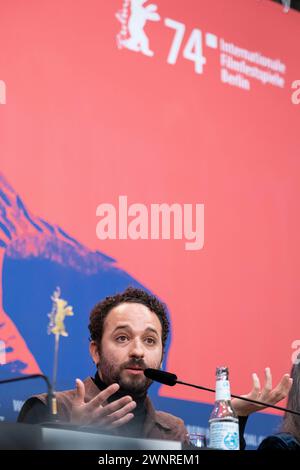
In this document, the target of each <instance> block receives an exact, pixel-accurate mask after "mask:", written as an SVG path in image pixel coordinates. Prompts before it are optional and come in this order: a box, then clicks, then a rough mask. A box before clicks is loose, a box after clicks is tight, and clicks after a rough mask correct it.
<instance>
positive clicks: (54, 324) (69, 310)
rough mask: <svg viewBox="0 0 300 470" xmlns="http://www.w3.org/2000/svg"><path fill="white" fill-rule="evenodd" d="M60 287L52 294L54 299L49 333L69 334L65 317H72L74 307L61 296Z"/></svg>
mask: <svg viewBox="0 0 300 470" xmlns="http://www.w3.org/2000/svg"><path fill="white" fill-rule="evenodd" d="M60 294H61V291H60V288H59V287H57V288H56V290H55V291H54V293H53V295H52V296H51V300H52V301H53V306H52V311H51V313H50V314H49V315H48V316H49V317H50V323H49V325H48V334H50V333H53V334H55V335H61V336H68V332H67V331H66V327H65V324H64V319H65V317H72V316H73V315H74V312H73V307H72V306H71V305H68V302H67V301H66V300H64V299H61V298H60Z"/></svg>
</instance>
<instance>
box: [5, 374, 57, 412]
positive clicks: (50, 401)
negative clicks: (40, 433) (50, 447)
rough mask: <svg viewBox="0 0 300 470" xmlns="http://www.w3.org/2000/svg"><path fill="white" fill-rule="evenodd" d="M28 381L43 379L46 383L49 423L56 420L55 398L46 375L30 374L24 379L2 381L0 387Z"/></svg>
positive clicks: (16, 378)
mask: <svg viewBox="0 0 300 470" xmlns="http://www.w3.org/2000/svg"><path fill="white" fill-rule="evenodd" d="M30 379H43V380H44V381H45V382H46V384H47V389H48V393H47V406H48V412H49V417H50V420H51V421H55V420H56V419H57V403H56V397H55V393H54V392H53V388H52V385H51V383H50V381H49V379H48V377H47V376H46V375H43V374H31V375H26V376H24V377H14V378H12V379H4V380H0V385H2V384H7V383H12V382H21V381H22V380H30Z"/></svg>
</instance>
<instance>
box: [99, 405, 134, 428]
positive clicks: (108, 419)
mask: <svg viewBox="0 0 300 470" xmlns="http://www.w3.org/2000/svg"><path fill="white" fill-rule="evenodd" d="M135 407H136V402H135V401H131V402H130V403H127V405H125V406H123V407H122V408H120V409H118V410H117V411H115V412H114V413H111V414H109V415H105V416H104V417H103V419H101V424H102V423H103V424H104V425H111V424H113V423H114V422H115V421H118V420H120V419H121V418H123V417H124V416H126V415H127V414H129V413H131V412H132V411H133V410H134V408H135ZM106 408H107V407H104V408H103V409H102V410H99V413H98V416H99V415H100V416H101V415H102V416H103V412H105V411H106ZM95 419H96V420H97V416H96V413H95ZM98 420H99V417H98Z"/></svg>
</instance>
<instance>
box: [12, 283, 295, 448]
mask: <svg viewBox="0 0 300 470" xmlns="http://www.w3.org/2000/svg"><path fill="white" fill-rule="evenodd" d="M89 330H90V354H91V356H92V358H93V361H94V363H95V364H96V367H97V372H96V375H95V377H94V378H91V377H88V378H87V379H85V380H84V381H83V382H82V381H81V380H80V379H77V380H76V389H75V390H69V391H63V392H57V394H56V397H57V404H58V416H59V418H60V419H61V420H62V421H64V422H68V423H71V424H74V425H79V426H93V425H94V426H97V428H99V427H100V428H103V429H105V431H108V432H110V433H111V434H116V435H124V436H134V437H147V438H155V439H169V440H179V441H181V442H183V443H187V442H188V441H187V430H186V428H185V426H184V423H183V421H182V419H180V418H178V417H176V416H173V415H171V414H168V413H165V412H162V411H156V410H155V409H154V408H153V406H152V404H151V401H150V398H149V397H148V395H147V391H148V388H149V386H150V385H151V381H150V380H149V379H147V378H146V377H145V375H144V369H146V368H148V367H150V368H154V369H159V368H160V367H161V365H162V360H163V356H164V352H165V346H166V341H167V337H168V333H169V321H168V318H167V311H166V306H165V305H164V304H163V303H161V302H160V301H159V300H158V299H157V298H156V297H154V296H152V295H149V294H148V293H147V292H145V291H143V290H141V289H136V288H132V287H130V288H128V289H126V290H125V291H124V292H123V293H120V294H116V295H115V296H112V297H106V298H105V299H104V300H103V301H102V302H99V303H98V304H97V305H96V306H95V307H94V309H93V310H92V312H91V315H90V324H89ZM253 382H254V386H253V390H252V391H251V392H250V394H248V395H247V397H248V398H253V399H256V400H257V399H261V400H264V401H267V402H268V403H270V404H273V403H276V402H277V401H279V400H281V399H282V398H284V397H285V396H286V395H287V393H288V390H289V388H290V386H291V379H290V378H289V376H288V374H286V375H285V376H284V377H283V379H282V380H281V382H280V384H279V385H278V386H277V387H276V388H275V389H274V390H272V384H271V375H270V371H269V370H268V371H267V372H266V386H265V388H264V389H263V391H261V390H260V384H259V381H258V377H257V376H254V377H253ZM233 405H234V406H235V408H236V411H237V413H238V414H239V415H240V416H247V415H248V414H250V413H252V412H254V411H256V410H257V409H258V407H257V406H256V405H253V404H249V403H247V402H243V401H242V400H236V401H234V400H233ZM46 420H47V408H46V395H39V396H37V397H32V398H30V399H29V400H27V401H26V402H25V404H24V406H23V408H22V410H21V412H20V415H19V418H18V421H22V422H29V423H38V422H42V421H46ZM245 422H246V419H240V428H241V429H240V430H241V434H243V428H244V425H245Z"/></svg>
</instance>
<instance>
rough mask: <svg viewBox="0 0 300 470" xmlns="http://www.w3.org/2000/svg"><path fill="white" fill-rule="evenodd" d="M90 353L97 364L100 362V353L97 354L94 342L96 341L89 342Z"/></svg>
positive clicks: (97, 349)
mask: <svg viewBox="0 0 300 470" xmlns="http://www.w3.org/2000/svg"><path fill="white" fill-rule="evenodd" d="M90 355H91V356H92V359H93V361H94V363H95V364H96V366H97V365H98V364H99V362H100V354H99V348H98V344H97V343H96V341H91V342H90Z"/></svg>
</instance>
